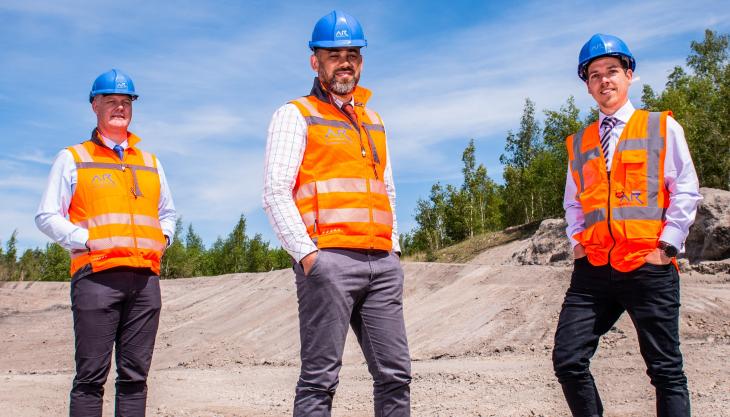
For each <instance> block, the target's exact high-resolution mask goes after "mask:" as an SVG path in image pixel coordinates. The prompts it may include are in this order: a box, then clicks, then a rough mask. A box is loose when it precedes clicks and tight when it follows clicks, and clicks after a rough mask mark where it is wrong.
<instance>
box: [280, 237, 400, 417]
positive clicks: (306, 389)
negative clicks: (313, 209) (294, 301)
mask: <svg viewBox="0 0 730 417" xmlns="http://www.w3.org/2000/svg"><path fill="white" fill-rule="evenodd" d="M294 272H295V274H296V284H297V298H298V301H299V336H300V340H301V361H302V369H301V373H300V376H299V381H298V382H297V388H296V397H295V399H294V416H295V417H324V416H330V412H331V409H332V398H333V396H334V395H335V391H336V389H337V385H338V383H339V377H338V375H339V372H340V368H341V367H342V352H343V350H344V346H345V338H346V337H347V331H348V327H349V326H352V329H353V331H354V333H355V335H356V336H357V340H358V342H359V344H360V347H361V349H362V351H363V354H364V355H365V360H366V361H367V364H368V370H369V371H370V374H371V375H372V377H373V380H374V383H373V395H374V406H375V416H376V417H385V416H388V417H403V416H410V387H409V384H410V382H411V360H410V354H409V352H408V341H407V339H406V329H405V323H404V320H403V269H402V268H401V266H400V259H399V258H398V256H397V255H395V254H393V253H389V252H385V251H367V250H351V249H323V250H320V251H319V254H318V256H317V259H316V261H315V262H314V265H313V266H312V269H311V270H310V272H309V275H307V276H304V272H303V269H302V266H301V264H296V265H295V266H294Z"/></svg>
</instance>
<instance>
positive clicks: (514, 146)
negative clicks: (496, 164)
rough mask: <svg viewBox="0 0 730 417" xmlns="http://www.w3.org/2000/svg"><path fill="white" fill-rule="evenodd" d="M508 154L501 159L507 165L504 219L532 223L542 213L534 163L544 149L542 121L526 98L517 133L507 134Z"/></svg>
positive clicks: (511, 221) (505, 170) (514, 222)
mask: <svg viewBox="0 0 730 417" xmlns="http://www.w3.org/2000/svg"><path fill="white" fill-rule="evenodd" d="M504 149H505V153H503V154H502V155H500V157H499V161H500V162H501V163H502V164H503V165H504V173H503V177H504V181H505V187H504V194H503V196H504V201H505V204H504V206H503V209H504V218H505V220H506V223H507V224H508V225H515V224H522V223H529V222H532V221H535V220H537V218H538V216H539V214H540V213H539V208H540V201H539V195H538V194H539V192H538V189H537V184H536V183H535V181H534V179H535V178H534V176H533V175H530V174H531V173H530V170H529V168H530V165H531V164H532V161H533V160H534V159H535V157H536V156H537V155H538V153H539V152H540V151H542V149H543V148H542V142H541V139H540V124H539V123H538V121H537V119H535V103H533V102H532V100H530V99H529V98H528V99H525V107H524V108H523V111H522V117H521V119H520V130H519V131H518V132H517V134H514V133H513V132H512V131H510V132H508V133H507V138H506V141H505V147H504Z"/></svg>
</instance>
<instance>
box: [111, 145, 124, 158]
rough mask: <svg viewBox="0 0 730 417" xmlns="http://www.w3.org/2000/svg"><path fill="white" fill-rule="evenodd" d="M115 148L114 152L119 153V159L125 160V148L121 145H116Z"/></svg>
mask: <svg viewBox="0 0 730 417" xmlns="http://www.w3.org/2000/svg"><path fill="white" fill-rule="evenodd" d="M113 149H114V152H116V153H117V156H118V157H119V160H120V161H123V160H124V148H122V147H121V146H119V145H114V148H113Z"/></svg>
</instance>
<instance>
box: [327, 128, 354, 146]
mask: <svg viewBox="0 0 730 417" xmlns="http://www.w3.org/2000/svg"><path fill="white" fill-rule="evenodd" d="M324 141H325V142H326V143H327V144H328V145H344V144H347V143H352V138H350V137H349V136H347V129H333V128H328V129H327V133H326V134H325V135H324Z"/></svg>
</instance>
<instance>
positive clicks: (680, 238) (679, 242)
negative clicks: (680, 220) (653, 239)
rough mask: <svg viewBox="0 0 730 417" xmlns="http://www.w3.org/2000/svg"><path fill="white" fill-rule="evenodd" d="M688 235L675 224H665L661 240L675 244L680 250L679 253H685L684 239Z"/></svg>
mask: <svg viewBox="0 0 730 417" xmlns="http://www.w3.org/2000/svg"><path fill="white" fill-rule="evenodd" d="M685 238H686V236H685V235H684V233H682V231H681V230H679V229H677V228H676V227H674V226H670V225H666V226H664V230H662V234H661V236H659V240H661V241H662V242H667V243H669V244H670V245H672V246H674V247H675V248H677V250H679V253H684V239H685Z"/></svg>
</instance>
